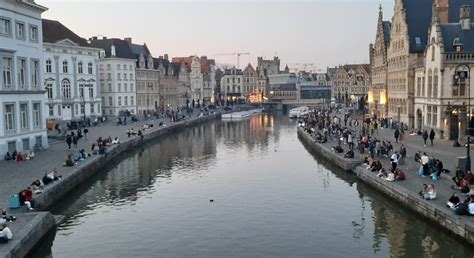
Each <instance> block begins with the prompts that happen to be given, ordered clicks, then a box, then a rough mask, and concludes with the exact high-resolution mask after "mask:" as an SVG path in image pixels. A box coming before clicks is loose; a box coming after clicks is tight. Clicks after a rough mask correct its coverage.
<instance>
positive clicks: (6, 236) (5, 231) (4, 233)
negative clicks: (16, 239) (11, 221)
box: [0, 223, 13, 243]
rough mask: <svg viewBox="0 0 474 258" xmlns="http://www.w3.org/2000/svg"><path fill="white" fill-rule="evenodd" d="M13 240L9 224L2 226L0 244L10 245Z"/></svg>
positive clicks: (0, 227) (0, 228) (0, 226)
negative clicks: (9, 242)
mask: <svg viewBox="0 0 474 258" xmlns="http://www.w3.org/2000/svg"><path fill="white" fill-rule="evenodd" d="M12 238H13V234H12V231H11V230H10V228H8V226H7V223H2V224H1V225H0V243H8V241H10V240H11V239H12Z"/></svg>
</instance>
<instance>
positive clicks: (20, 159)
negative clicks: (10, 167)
mask: <svg viewBox="0 0 474 258" xmlns="http://www.w3.org/2000/svg"><path fill="white" fill-rule="evenodd" d="M16 161H17V162H20V161H25V156H23V153H21V152H18V155H16Z"/></svg>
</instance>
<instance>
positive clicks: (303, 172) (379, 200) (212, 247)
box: [30, 115, 474, 257]
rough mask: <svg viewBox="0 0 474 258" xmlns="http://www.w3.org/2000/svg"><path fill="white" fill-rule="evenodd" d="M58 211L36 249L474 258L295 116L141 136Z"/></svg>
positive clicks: (64, 253)
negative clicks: (57, 221)
mask: <svg viewBox="0 0 474 258" xmlns="http://www.w3.org/2000/svg"><path fill="white" fill-rule="evenodd" d="M52 212H53V213H54V214H58V215H64V216H65V221H64V222H63V223H62V224H61V225H60V226H59V227H58V228H57V230H56V231H55V232H52V233H51V234H49V235H48V237H47V238H46V239H45V240H44V241H42V243H41V244H40V245H39V247H38V248H36V249H35V250H33V251H32V252H31V254H30V256H31V257H389V256H392V257H473V255H474V250H473V249H472V248H471V247H470V246H468V245H466V244H464V243H463V242H460V241H458V240H457V239H455V238H453V237H451V236H450V235H449V234H447V233H445V232H444V231H443V230H441V229H439V228H438V227H436V226H433V225H432V224H429V223H426V222H425V221H424V220H423V219H422V218H420V217H418V216H416V215H414V214H413V212H411V211H409V210H406V209H404V208H403V207H401V206H400V205H398V204H395V203H394V202H393V201H392V200H390V199H388V198H386V197H384V196H382V195H381V194H380V193H378V192H376V191H374V190H372V189H370V187H369V186H367V185H365V184H363V183H360V182H359V181H357V179H356V178H355V176H353V175H351V174H349V173H346V172H343V171H339V170H337V169H336V168H334V167H333V166H331V165H330V164H327V163H325V162H324V161H321V160H319V159H318V158H317V157H314V156H313V155H312V154H311V153H309V152H308V151H307V149H306V148H305V146H304V145H303V144H302V143H301V142H300V141H299V140H298V138H297V135H296V128H295V122H294V121H290V120H289V119H288V117H286V116H283V115H275V116H273V115H261V116H256V117H253V118H251V119H249V120H244V121H241V122H222V121H216V122H211V123H207V124H204V125H201V126H197V127H192V128H189V129H188V130H186V131H182V132H179V133H177V134H175V135H172V136H168V137H166V138H165V139H162V140H159V141H156V142H154V143H150V144H147V145H146V146H143V148H142V149H138V150H136V151H134V152H131V153H129V154H127V155H126V156H124V158H123V159H122V160H121V161H120V162H119V163H118V164H111V165H110V168H109V169H107V170H104V171H103V172H101V173H99V174H97V175H96V176H95V177H93V178H91V179H90V181H89V182H88V183H86V184H84V185H83V186H81V187H80V188H78V189H77V190H76V191H75V192H74V193H72V194H70V195H69V196H67V197H66V198H65V199H64V200H63V201H62V203H61V204H59V205H57V206H55V207H53V209H52Z"/></svg>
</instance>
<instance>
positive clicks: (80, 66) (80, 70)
mask: <svg viewBox="0 0 474 258" xmlns="http://www.w3.org/2000/svg"><path fill="white" fill-rule="evenodd" d="M82 72H83V71H82V61H79V64H78V65H77V73H79V74H82Z"/></svg>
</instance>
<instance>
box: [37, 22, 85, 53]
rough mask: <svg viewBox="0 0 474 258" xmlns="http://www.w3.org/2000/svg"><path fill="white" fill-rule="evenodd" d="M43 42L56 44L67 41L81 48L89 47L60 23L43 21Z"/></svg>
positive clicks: (83, 40)
mask: <svg viewBox="0 0 474 258" xmlns="http://www.w3.org/2000/svg"><path fill="white" fill-rule="evenodd" d="M42 23H43V42H45V43H56V42H58V41H61V40H64V39H69V40H71V41H72V42H74V43H76V44H78V45H79V46H82V47H90V45H89V43H87V40H85V39H84V38H81V37H79V36H78V35H77V34H76V33H74V32H73V31H71V30H70V29H68V28H67V27H66V26H64V25H63V24H62V23H60V22H58V21H53V20H47V19H43V20H42Z"/></svg>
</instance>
